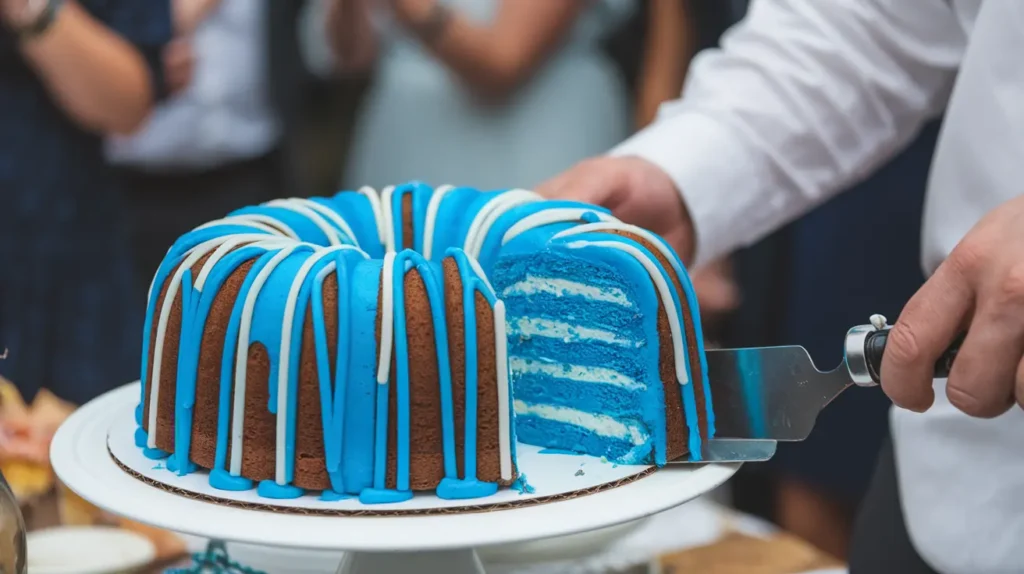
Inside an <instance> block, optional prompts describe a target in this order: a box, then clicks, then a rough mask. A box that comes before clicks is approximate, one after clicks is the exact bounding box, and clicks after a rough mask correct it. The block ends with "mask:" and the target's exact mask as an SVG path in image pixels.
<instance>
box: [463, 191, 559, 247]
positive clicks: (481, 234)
mask: <svg viewBox="0 0 1024 574" xmlns="http://www.w3.org/2000/svg"><path fill="white" fill-rule="evenodd" d="M535 201H543V198H542V197H541V196H540V195H538V194H537V193H534V192H532V191H528V190H525V189H514V190H511V191H507V192H505V193H502V194H499V195H497V196H495V197H494V198H493V199H491V200H490V201H488V202H487V203H486V204H484V206H483V207H482V208H481V209H480V211H479V212H477V214H476V217H474V218H473V222H472V223H471V224H470V226H469V232H468V233H467V234H466V242H465V244H464V246H463V250H464V251H465V252H466V254H467V255H469V257H470V258H471V259H476V258H477V257H479V256H480V250H481V249H483V246H484V241H485V240H486V239H487V234H488V233H489V232H490V230H491V226H493V225H494V223H495V222H496V221H497V220H498V218H500V217H501V216H502V215H504V214H505V213H506V212H508V211H509V210H511V209H513V208H515V207H518V206H520V205H525V204H527V203H533V202H535Z"/></svg>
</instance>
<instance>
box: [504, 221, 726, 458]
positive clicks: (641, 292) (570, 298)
mask: <svg viewBox="0 0 1024 574" xmlns="http://www.w3.org/2000/svg"><path fill="white" fill-rule="evenodd" d="M588 219H591V220H592V222H591V223H584V222H581V224H579V225H575V226H571V227H569V228H563V229H561V230H560V231H555V232H552V230H551V229H549V228H537V229H535V230H532V231H530V232H528V233H526V234H524V235H523V236H520V237H517V238H515V239H513V240H512V241H510V242H509V244H508V245H507V246H506V248H505V250H504V251H503V253H502V258H501V259H500V260H499V262H498V264H497V266H496V268H495V270H494V271H493V272H492V278H493V280H494V282H495V286H496V288H497V290H498V293H499V295H500V296H501V298H502V299H503V300H504V301H505V305H506V306H507V309H508V316H509V317H510V320H509V369H510V372H511V377H512V384H513V393H514V396H515V401H514V406H515V413H516V432H517V436H518V438H519V440H521V441H522V442H525V443H527V444H533V445H539V446H545V447H552V448H557V449H565V450H571V451H575V452H581V453H587V454H591V455H594V456H604V457H606V458H608V459H609V460H611V461H614V462H617V463H620V464H658V465H662V464H665V463H666V462H667V461H670V460H673V459H677V458H679V457H681V456H684V455H687V454H689V455H690V457H691V458H693V459H694V460H700V458H701V453H702V445H703V442H704V441H705V440H706V439H707V438H709V437H710V436H712V435H713V433H714V416H713V414H712V412H711V408H710V400H709V397H710V393H709V391H708V387H707V381H706V377H704V373H705V372H706V365H705V361H704V349H703V337H702V334H701V331H700V318H699V315H698V310H697V303H696V300H695V297H694V296H693V289H692V286H691V285H690V283H689V279H688V278H687V275H686V272H685V270H684V269H683V267H682V265H681V263H680V262H679V260H678V257H677V256H676V255H675V253H674V251H673V250H672V249H671V248H670V247H669V246H668V245H667V244H666V243H665V242H664V241H663V240H662V239H661V238H659V237H657V236H655V235H653V234H651V233H649V232H647V231H645V230H643V229H640V228H637V227H634V226H631V225H627V224H624V223H621V222H618V221H613V220H606V221H593V220H594V219H595V218H594V217H588ZM538 243H543V244H544V247H543V248H540V249H538V245H537V244H538Z"/></svg>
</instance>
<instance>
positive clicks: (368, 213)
mask: <svg viewBox="0 0 1024 574" xmlns="http://www.w3.org/2000/svg"><path fill="white" fill-rule="evenodd" d="M312 200H313V201H315V202H317V203H320V204H322V205H326V206H327V207H329V208H331V209H332V210H334V212H335V213H337V214H338V215H339V216H340V217H341V218H342V219H344V220H345V222H346V223H348V225H349V227H350V228H352V232H353V233H355V235H356V236H355V238H354V239H355V240H356V242H357V243H358V244H359V248H360V249H362V250H363V251H364V252H366V254H367V255H369V256H370V257H371V258H373V259H380V258H382V257H384V245H383V244H382V243H381V241H380V234H379V233H378V230H377V221H376V219H375V217H374V214H373V208H372V207H371V206H370V200H369V199H368V198H367V197H366V196H364V195H363V194H361V193H358V192H355V191H342V192H339V193H337V194H335V195H334V196H333V197H330V198H323V197H314V198H312Z"/></svg>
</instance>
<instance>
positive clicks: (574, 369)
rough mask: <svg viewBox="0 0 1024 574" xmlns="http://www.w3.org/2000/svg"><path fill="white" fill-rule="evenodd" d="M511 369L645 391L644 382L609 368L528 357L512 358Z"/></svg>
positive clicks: (522, 372) (530, 373)
mask: <svg viewBox="0 0 1024 574" xmlns="http://www.w3.org/2000/svg"><path fill="white" fill-rule="evenodd" d="M508 366H509V369H510V370H512V372H514V373H521V374H526V375H536V374H542V375H548V376H550V377H553V378H556V379H567V380H571V381H579V382H583V383H594V384H605V385H613V386H616V387H622V388H625V389H629V390H644V389H646V388H647V385H645V384H644V383H643V382H641V381H638V380H636V379H634V378H633V377H630V376H629V375H625V374H623V373H620V372H618V371H616V370H614V369H609V368H607V367H589V366H585V365H574V364H571V363H556V362H552V361H546V360H536V359H529V358H526V357H510V358H509V362H508Z"/></svg>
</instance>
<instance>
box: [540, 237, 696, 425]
mask: <svg viewBox="0 0 1024 574" xmlns="http://www.w3.org/2000/svg"><path fill="white" fill-rule="evenodd" d="M593 231H627V232H629V233H633V234H635V235H638V236H640V237H641V238H643V239H645V240H647V241H648V242H649V243H650V244H651V245H653V246H654V247H655V249H657V250H658V251H659V252H661V254H662V255H663V256H664V257H665V259H666V260H667V261H668V262H669V264H670V265H671V266H672V269H673V270H674V271H675V272H676V277H678V278H679V282H680V284H681V285H682V286H683V291H684V294H685V296H686V304H687V307H688V308H689V312H690V320H691V323H693V329H694V338H695V339H696V341H697V355H698V357H699V362H700V372H701V379H702V381H701V382H702V386H703V389H704V405H705V409H704V410H705V415H706V420H707V425H708V437H707V438H709V439H710V438H712V437H714V435H715V412H714V409H713V408H712V404H711V382H710V379H708V376H707V374H708V362H707V355H706V353H705V351H704V332H703V327H702V325H701V319H700V304H699V302H698V301H697V295H696V292H695V291H694V289H693V284H692V283H691V282H690V276H689V274H688V273H687V272H686V270H685V269H684V267H683V264H682V262H681V261H680V260H679V256H678V255H677V254H676V252H675V251H674V250H673V249H672V248H671V247H670V246H669V245H668V244H667V243H666V242H665V240H664V239H662V238H661V237H659V236H658V235H655V234H654V233H651V232H650V231H648V230H646V229H644V228H642V227H637V226H636V225H630V224H627V223H622V222H621V221H614V222H609V221H605V222H597V223H590V224H587V225H581V226H579V227H574V228H572V229H568V230H565V231H562V232H560V233H558V234H556V235H555V236H554V239H558V238H562V237H567V236H570V235H578V234H581V233H589V232H593Z"/></svg>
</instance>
